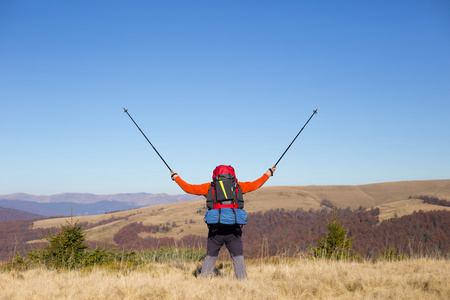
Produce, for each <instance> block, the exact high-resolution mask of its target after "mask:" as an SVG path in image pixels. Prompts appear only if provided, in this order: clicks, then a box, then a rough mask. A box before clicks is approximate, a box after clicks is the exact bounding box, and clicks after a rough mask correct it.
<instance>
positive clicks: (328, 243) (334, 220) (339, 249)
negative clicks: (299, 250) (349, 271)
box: [311, 213, 359, 260]
mask: <svg viewBox="0 0 450 300" xmlns="http://www.w3.org/2000/svg"><path fill="white" fill-rule="evenodd" d="M327 228H328V230H329V233H328V234H327V235H326V236H325V237H323V238H322V239H320V240H318V241H317V247H311V250H312V251H313V255H312V256H313V257H314V258H328V259H337V260H340V259H348V258H354V259H358V258H359V255H358V253H353V252H351V251H352V246H353V238H347V231H346V229H345V227H344V224H343V223H341V222H339V220H338V217H337V214H336V213H333V215H332V216H331V221H329V222H328V224H327Z"/></svg>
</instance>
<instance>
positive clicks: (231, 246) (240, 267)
mask: <svg viewBox="0 0 450 300" xmlns="http://www.w3.org/2000/svg"><path fill="white" fill-rule="evenodd" d="M241 237H242V230H241V228H240V227H210V228H209V232H208V244H207V246H206V258H205V261H204V262H203V265H202V273H201V275H202V276H206V277H208V276H211V275H212V274H213V271H214V265H215V264H216V260H217V256H218V255H219V251H220V248H222V246H223V245H225V246H226V247H227V249H228V251H229V252H230V256H231V260H232V261H233V266H234V273H235V274H236V277H237V278H238V279H245V278H246V277H247V271H246V268H245V262H244V245H243V244H242V238H241Z"/></svg>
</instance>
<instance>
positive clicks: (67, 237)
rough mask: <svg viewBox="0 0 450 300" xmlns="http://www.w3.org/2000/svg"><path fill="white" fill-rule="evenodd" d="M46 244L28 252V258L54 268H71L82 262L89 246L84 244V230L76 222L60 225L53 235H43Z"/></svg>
mask: <svg viewBox="0 0 450 300" xmlns="http://www.w3.org/2000/svg"><path fill="white" fill-rule="evenodd" d="M45 239H46V240H47V241H48V243H49V244H48V245H47V246H44V247H43V248H41V249H38V250H36V251H34V252H29V253H28V255H29V257H30V259H32V260H34V261H37V262H40V263H44V264H46V265H48V266H52V267H55V268H61V267H64V268H68V269H73V268H76V267H79V266H81V265H83V264H84V260H85V259H86V257H87V254H88V253H87V250H88V248H89V246H88V245H87V244H85V241H86V232H85V231H84V230H83V228H82V226H81V225H79V224H78V223H77V222H75V223H69V222H67V224H66V225H61V228H60V229H59V231H58V232H57V233H55V234H54V235H52V234H50V233H48V234H47V235H46V236H45Z"/></svg>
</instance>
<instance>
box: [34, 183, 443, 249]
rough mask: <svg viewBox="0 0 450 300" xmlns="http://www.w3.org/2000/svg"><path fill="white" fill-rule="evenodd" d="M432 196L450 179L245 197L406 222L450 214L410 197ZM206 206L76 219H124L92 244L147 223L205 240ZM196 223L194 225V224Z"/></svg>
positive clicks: (273, 205)
mask: <svg viewBox="0 0 450 300" xmlns="http://www.w3.org/2000/svg"><path fill="white" fill-rule="evenodd" d="M419 195H428V196H434V197H438V198H441V199H450V180H425V181H405V182H389V183H377V184H368V185H358V186H278V187H262V188H261V189H259V190H256V191H254V192H252V193H249V194H246V195H245V209H246V211H247V212H249V213H251V212H257V211H263V212H264V211H267V210H270V209H277V208H284V209H286V210H296V209H298V208H302V209H304V210H309V209H314V210H315V209H321V208H322V206H321V205H320V203H321V202H322V200H324V199H327V200H329V201H331V202H332V203H333V204H334V205H335V206H336V207H340V208H347V207H350V208H358V207H359V206H360V205H361V206H363V207H366V208H372V207H379V208H380V220H385V219H389V218H393V217H394V216H395V215H397V216H398V217H401V216H403V215H406V214H411V213H413V212H414V211H419V210H423V211H430V210H443V209H446V210H450V208H448V207H443V206H436V205H431V204H426V203H422V201H421V200H417V199H409V197H410V196H419ZM204 206H205V200H204V198H202V199H199V200H193V201H189V202H183V203H173V204H164V205H157V206H149V207H143V208H139V209H134V210H128V211H122V212H117V213H112V214H102V215H94V216H81V217H76V218H75V220H79V221H80V222H88V223H89V224H96V223H98V222H99V221H102V220H107V219H110V218H111V217H114V218H124V217H125V218H124V219H120V220H117V221H114V222H111V223H108V224H104V225H100V226H96V227H94V228H92V229H90V230H89V234H88V236H87V238H88V240H96V241H101V242H105V243H109V244H114V241H113V236H114V234H115V233H117V232H118V231H119V230H120V229H121V228H122V227H123V226H125V225H127V224H130V223H134V222H138V223H139V222H142V223H143V224H144V225H159V224H166V223H167V222H169V224H172V222H176V224H177V227H175V228H172V230H170V231H169V232H167V233H166V232H165V233H158V234H156V235H155V236H156V237H172V238H175V239H179V238H181V237H183V236H185V235H189V234H194V235H200V236H204V235H206V234H207V228H206V226H205V224H204V222H203V217H204V213H205V211H202V212H200V213H198V211H199V210H200V209H202V208H203V207H204ZM190 220H192V222H190ZM65 222H66V219H65V218H57V219H48V220H42V221H38V222H35V223H34V228H48V227H53V226H58V225H60V224H64V223H65Z"/></svg>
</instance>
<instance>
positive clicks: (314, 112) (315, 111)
mask: <svg viewBox="0 0 450 300" xmlns="http://www.w3.org/2000/svg"><path fill="white" fill-rule="evenodd" d="M315 114H317V109H315V110H314V111H313V113H312V115H311V117H309V119H308V121H306V123H305V125H303V127H302V129H300V131H299V132H298V133H297V135H296V136H295V138H294V139H293V140H292V142H291V143H290V144H289V146H288V147H287V148H286V150H284V153H283V154H282V155H281V157H280V159H278V161H277V163H276V164H275V165H273V166H274V167H276V166H277V165H278V163H279V162H280V160H281V159H282V158H283V156H284V155H285V154H286V152H287V151H288V150H289V148H290V147H291V145H292V144H293V143H294V141H295V140H296V139H297V137H298V136H299V135H300V133H301V132H302V131H303V128H305V127H306V125H307V124H308V122H309V120H311V119H312V117H314V115H315Z"/></svg>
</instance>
